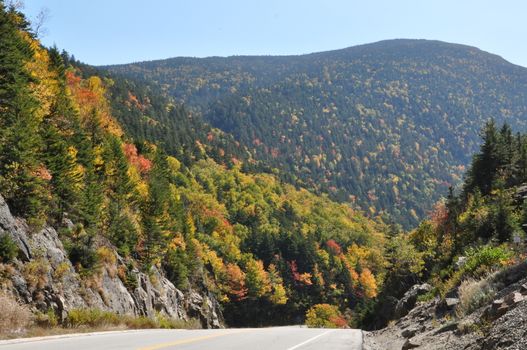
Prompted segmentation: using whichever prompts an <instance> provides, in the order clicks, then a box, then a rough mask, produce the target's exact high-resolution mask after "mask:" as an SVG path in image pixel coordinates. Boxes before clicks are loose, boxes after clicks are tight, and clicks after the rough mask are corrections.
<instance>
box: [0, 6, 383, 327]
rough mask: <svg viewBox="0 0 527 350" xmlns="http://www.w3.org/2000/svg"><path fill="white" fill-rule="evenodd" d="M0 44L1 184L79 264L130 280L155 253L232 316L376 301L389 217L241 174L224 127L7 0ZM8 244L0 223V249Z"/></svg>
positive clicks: (297, 315)
mask: <svg viewBox="0 0 527 350" xmlns="http://www.w3.org/2000/svg"><path fill="white" fill-rule="evenodd" d="M0 43H1V45H2V49H1V50H0V67H1V68H0V69H2V74H0V111H1V119H0V194H1V195H2V196H3V197H4V198H5V199H6V201H7V203H8V204H9V207H10V209H11V210H12V211H13V213H14V214H16V215H18V216H21V217H24V218H26V219H27V221H28V222H29V223H30V225H31V227H32V229H33V230H39V229H40V228H41V227H42V226H43V225H44V224H51V225H53V226H54V227H56V228H57V229H58V231H59V233H60V239H61V241H62V242H63V244H64V246H65V248H66V250H67V252H68V255H69V258H70V260H71V261H72V263H73V265H74V266H75V268H76V271H77V273H79V274H80V275H81V276H83V277H86V278H89V276H90V275H91V274H93V273H94V270H96V269H97V267H98V266H99V265H100V264H101V263H103V261H102V260H108V261H113V262H115V263H117V264H118V265H119V266H118V268H117V270H118V276H119V278H121V279H122V280H123V282H124V283H125V285H126V286H127V288H130V289H134V288H135V286H136V285H137V281H136V280H134V278H133V274H131V273H129V272H130V271H131V270H133V269H140V270H143V271H146V272H148V271H149V270H150V268H151V267H152V266H156V267H158V268H160V269H162V270H163V271H164V273H165V274H166V275H167V277H168V278H169V279H170V280H171V281H172V282H174V284H175V285H176V286H177V287H179V288H181V289H188V288H193V289H198V290H202V291H208V292H211V293H214V295H216V297H217V298H218V299H219V300H220V301H221V302H222V304H223V305H224V309H225V317H226V319H227V321H228V323H229V324H231V325H244V326H248V325H263V324H290V323H292V322H299V321H302V320H303V318H304V316H305V313H306V310H308V309H309V308H310V307H311V306H313V305H315V304H319V303H328V304H332V305H335V306H336V307H338V308H339V309H340V310H341V312H343V313H344V314H345V316H346V319H345V322H347V323H349V324H352V323H353V322H357V320H358V319H360V317H361V315H362V313H363V312H364V311H363V310H366V309H367V307H368V306H369V305H371V303H372V300H373V299H374V298H375V296H376V294H377V292H378V289H379V286H381V285H382V283H383V280H384V277H385V259H384V256H383V249H384V244H385V240H384V231H385V230H386V227H385V225H384V224H383V223H382V222H380V221H374V220H371V219H367V218H365V217H364V216H363V215H362V213H360V212H358V211H355V210H353V209H351V208H350V207H349V206H348V205H345V204H337V203H335V202H332V201H331V200H329V199H328V198H327V197H326V196H316V195H314V194H312V193H310V192H308V191H306V190H303V189H297V188H294V187H293V186H291V185H285V184H283V183H281V182H280V181H279V180H278V179H277V178H276V177H274V176H272V175H266V174H252V175H250V174H247V173H245V172H244V171H243V167H244V166H245V163H244V162H243V159H244V158H242V157H240V159H237V158H236V154H237V153H236V152H239V149H238V146H236V144H235V143H233V142H232V141H230V140H229V139H228V138H227V137H224V136H223V135H222V134H221V133H219V132H217V131H215V130H213V129H211V128H210V127H208V126H206V125H204V124H201V122H200V121H199V119H193V117H192V116H190V115H189V114H188V113H187V112H186V111H185V110H184V109H183V108H182V107H180V106H178V105H175V104H173V103H171V102H170V100H168V99H164V98H162V97H159V98H156V97H154V96H153V94H154V92H152V91H144V90H142V87H141V86H140V85H135V83H134V82H131V81H121V80H118V78H115V79H112V78H111V77H109V76H105V75H102V76H99V75H92V74H91V73H93V71H89V69H87V68H86V67H83V65H81V64H79V63H78V62H76V61H75V60H74V59H73V58H72V57H71V56H69V55H68V54H66V53H59V51H58V50H57V49H56V48H51V49H46V48H44V47H42V46H41V44H40V43H39V42H38V40H37V39H36V38H35V37H34V36H33V35H32V33H31V31H30V30H29V24H28V22H27V21H26V20H25V18H24V16H23V14H21V13H19V12H17V11H16V10H15V9H13V8H5V6H4V4H3V2H0ZM149 96H152V97H151V98H150V97H149ZM157 103H159V105H157ZM116 116H118V117H116ZM149 117H150V119H149ZM176 120H177V121H178V123H180V124H178V123H176ZM120 122H123V123H125V127H124V128H123V127H122V126H121V123H120ZM165 123H173V124H171V125H172V126H171V127H170V128H169V129H170V130H168V131H167V129H165V126H166V124H165ZM179 126H181V128H179ZM164 131H167V132H168V133H169V136H166V135H164V134H163V132H164ZM171 137H173V138H174V141H170V142H173V143H170V142H169V138H171ZM202 137H204V139H201V138H202ZM163 140H164V141H163ZM154 141H161V142H160V143H159V144H158V143H156V142H154ZM165 147H166V148H165ZM231 151H232V154H230V153H229V152H231ZM227 157H228V158H227ZM233 158H234V159H233ZM214 159H216V160H217V161H215V160H214ZM222 159H223V160H222ZM11 243H12V242H11ZM12 248H13V244H10V242H7V241H6V239H5V236H3V237H2V244H0V250H1V252H0V253H1V254H2V261H3V262H5V263H9V262H11V261H12V259H14V258H15V255H16V254H13V253H14V252H13V251H12V250H13V249H12ZM117 254H119V256H120V257H121V258H122V259H116V255H117Z"/></svg>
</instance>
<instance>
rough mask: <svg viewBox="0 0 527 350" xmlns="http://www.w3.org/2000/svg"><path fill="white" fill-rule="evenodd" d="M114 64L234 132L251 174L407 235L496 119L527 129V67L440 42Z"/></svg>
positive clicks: (453, 179) (457, 178) (461, 170)
mask: <svg viewBox="0 0 527 350" xmlns="http://www.w3.org/2000/svg"><path fill="white" fill-rule="evenodd" d="M105 68H107V69H109V70H110V71H112V72H115V73H118V74H120V75H124V76H127V77H134V78H139V79H147V80H148V81H150V83H151V84H152V83H155V85H157V88H158V89H160V90H161V91H164V92H165V94H166V95H168V96H172V97H174V98H176V100H177V101H179V102H182V103H184V104H185V105H186V108H187V109H188V110H190V111H191V112H192V113H193V115H196V116H197V115H200V116H202V118H203V119H204V120H205V121H207V122H210V123H211V124H212V126H214V127H216V128H218V129H220V130H222V131H224V132H226V133H228V134H231V135H232V136H233V137H234V139H235V140H236V141H238V142H240V143H241V145H243V147H246V148H247V149H248V150H249V152H250V155H251V157H252V159H254V160H256V161H258V162H257V163H256V164H253V167H252V168H253V169H257V170H263V169H265V170H266V171H269V170H270V171H271V172H273V173H275V174H276V175H277V176H279V177H281V178H282V179H285V180H286V181H288V182H291V183H295V184H299V185H300V186H303V187H307V188H310V189H313V190H315V191H317V192H319V193H321V192H322V193H328V194H329V195H330V196H331V198H333V199H336V200H339V201H346V202H352V203H354V204H355V205H356V206H357V207H359V208H361V209H362V210H364V211H366V212H367V213H368V214H371V215H372V216H374V215H379V214H380V215H384V217H385V221H387V222H396V223H398V224H401V225H403V227H405V228H410V227H415V225H417V223H418V222H419V220H420V219H421V218H423V217H425V216H426V213H427V212H428V211H429V210H430V209H431V208H432V206H433V204H434V203H435V202H436V201H437V200H438V199H439V198H440V197H441V196H442V194H443V193H445V191H446V190H447V189H448V187H449V186H450V185H456V184H459V183H460V181H461V179H462V176H463V173H464V172H465V169H466V166H467V165H468V164H469V162H470V155H471V154H472V153H474V152H475V151H476V150H477V147H478V145H479V137H478V130H479V129H480V127H481V125H483V124H484V123H485V121H486V120H487V119H488V118H491V117H494V118H496V120H497V121H498V122H502V121H507V122H508V123H509V124H510V125H511V126H512V127H513V128H514V129H516V130H525V129H526V127H527V125H526V120H527V119H526V116H527V107H526V105H525V101H526V100H527V96H526V94H527V93H526V91H527V70H526V69H525V68H523V67H519V66H515V65H512V64H510V63H508V62H507V61H505V60H503V59H502V58H500V57H498V56H495V55H491V54H488V53H486V52H483V51H480V50H478V49H476V48H473V47H468V46H462V45H454V44H448V43H443V42H436V41H426V40H392V41H383V42H379V43H375V44H368V45H362V46H357V47H351V48H348V49H343V50H337V51H329V52H322V53H316V54H309V55H302V56H277V57H273V56H239V57H227V58H220V57H210V58H203V59H200V58H173V59H167V60H161V61H152V62H143V63H133V64H129V65H120V66H110V67H105ZM269 168H270V169H269Z"/></svg>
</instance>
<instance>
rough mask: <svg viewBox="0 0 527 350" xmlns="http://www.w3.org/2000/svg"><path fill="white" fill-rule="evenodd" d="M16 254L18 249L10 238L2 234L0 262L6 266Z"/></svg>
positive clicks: (0, 238)
mask: <svg viewBox="0 0 527 350" xmlns="http://www.w3.org/2000/svg"><path fill="white" fill-rule="evenodd" d="M17 253H18V247H17V245H16V243H15V242H14V241H13V239H12V238H11V236H9V235H8V234H3V235H1V236H0V262H2V263H4V264H6V263H10V262H11V261H13V260H14V259H15V258H16V256H17Z"/></svg>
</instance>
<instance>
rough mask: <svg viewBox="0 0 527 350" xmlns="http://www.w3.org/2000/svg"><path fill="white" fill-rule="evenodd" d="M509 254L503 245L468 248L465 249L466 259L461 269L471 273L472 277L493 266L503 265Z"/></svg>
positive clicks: (482, 273) (483, 273) (510, 254)
mask: <svg viewBox="0 0 527 350" xmlns="http://www.w3.org/2000/svg"><path fill="white" fill-rule="evenodd" d="M511 256H512V253H511V251H509V250H508V249H507V248H505V247H504V246H498V247H492V246H490V245H486V246H482V247H478V248H475V249H469V250H468V251H467V261H466V263H465V265H464V266H463V267H462V269H461V270H462V271H464V272H465V273H470V274H472V275H473V277H478V276H482V275H485V274H487V273H488V272H490V271H491V270H492V269H493V268H496V267H502V266H505V265H506V264H507V262H508V261H509V259H510V258H511Z"/></svg>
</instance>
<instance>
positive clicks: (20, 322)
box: [0, 294, 31, 335]
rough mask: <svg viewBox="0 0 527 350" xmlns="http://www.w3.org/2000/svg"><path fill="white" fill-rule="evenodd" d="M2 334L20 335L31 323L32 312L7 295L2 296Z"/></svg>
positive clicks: (0, 325) (0, 299) (0, 328)
mask: <svg viewBox="0 0 527 350" xmlns="http://www.w3.org/2000/svg"><path fill="white" fill-rule="evenodd" d="M0 315H2V317H0V334H4V335H6V334H12V333H19V332H22V331H24V330H25V329H26V327H27V326H29V324H30V323H31V312H30V311H29V309H28V308H27V307H25V306H22V305H19V304H18V303H17V302H16V300H15V299H14V298H13V297H11V296H9V295H6V294H0Z"/></svg>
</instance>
